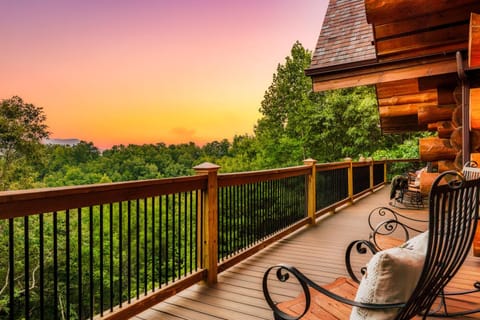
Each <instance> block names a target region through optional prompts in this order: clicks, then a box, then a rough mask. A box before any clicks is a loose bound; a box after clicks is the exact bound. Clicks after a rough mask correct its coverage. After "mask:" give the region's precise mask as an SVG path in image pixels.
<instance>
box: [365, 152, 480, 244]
mask: <svg viewBox="0 0 480 320" xmlns="http://www.w3.org/2000/svg"><path fill="white" fill-rule="evenodd" d="M462 174H463V177H464V179H465V180H474V179H478V178H480V168H479V167H478V164H477V163H476V162H475V161H468V162H466V163H465V165H464V166H463V169H462ZM368 226H369V227H370V230H371V232H370V235H369V241H370V242H372V243H373V245H374V247H375V248H376V251H380V250H385V249H388V248H390V247H392V246H396V245H399V244H402V243H404V242H405V241H408V240H409V239H410V238H411V237H412V236H415V235H418V234H419V233H421V232H423V231H425V230H426V229H427V227H428V219H420V218H417V217H414V216H412V215H407V214H402V213H400V212H399V211H397V210H394V209H392V208H390V207H384V206H380V207H377V208H374V209H373V210H372V211H371V212H370V213H369V215H368Z"/></svg>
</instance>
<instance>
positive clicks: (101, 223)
mask: <svg viewBox="0 0 480 320" xmlns="http://www.w3.org/2000/svg"><path fill="white" fill-rule="evenodd" d="M103 259H104V256H103V204H101V205H100V316H103V291H104V290H105V285H104V284H103V267H104V266H103ZM92 316H93V315H92Z"/></svg>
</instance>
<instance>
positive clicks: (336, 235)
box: [134, 188, 480, 320]
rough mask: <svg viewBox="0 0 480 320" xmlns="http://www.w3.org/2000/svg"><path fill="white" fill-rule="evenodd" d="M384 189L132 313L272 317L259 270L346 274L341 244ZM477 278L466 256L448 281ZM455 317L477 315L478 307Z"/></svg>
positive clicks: (324, 277)
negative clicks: (210, 280) (209, 280)
mask: <svg viewBox="0 0 480 320" xmlns="http://www.w3.org/2000/svg"><path fill="white" fill-rule="evenodd" d="M388 193H389V188H382V189H380V190H379V191H377V192H375V193H374V194H372V195H370V196H367V197H364V198H363V199H361V200H358V201H356V202H355V204H354V205H353V206H348V207H346V208H344V209H342V210H340V211H339V212H337V213H335V214H330V215H327V216H325V217H323V218H321V220H319V221H318V223H317V224H316V225H315V226H313V227H307V228H304V229H301V230H300V231H298V232H297V233H295V234H293V235H291V236H289V237H287V238H285V239H283V240H280V241H278V242H277V243H275V244H274V245H272V246H270V247H268V248H266V249H264V250H263V251H261V252H259V253H257V254H256V255H254V256H252V257H251V258H249V259H247V260H245V261H244V262H242V263H240V264H238V265H236V266H235V267H233V268H230V269H228V270H227V271H225V272H223V273H221V274H220V275H219V277H218V284H216V285H215V286H213V287H207V286H206V285H203V284H197V285H195V286H193V287H191V288H189V289H187V290H185V291H182V292H180V293H178V294H177V295H176V296H174V297H172V298H170V299H167V300H165V301H164V302H162V303H159V304H158V305H156V306H154V307H152V308H150V309H148V310H147V311H144V312H142V313H140V314H138V315H137V316H136V317H135V318H134V319H137V320H140V319H142V320H153V319H166V320H169V319H172V320H173V319H176V320H178V319H191V320H207V319H208V320H210V319H242V320H243V319H256V320H258V319H272V318H273V317H272V312H271V310H270V309H269V307H268V306H267V303H266V302H265V300H264V298H263V293H262V276H263V273H264V271H265V270H266V269H267V267H269V266H271V265H273V264H277V263H287V264H291V265H294V266H296V267H297V268H298V269H300V270H301V271H302V272H304V273H305V274H307V275H308V276H309V277H311V279H313V280H314V281H316V282H317V283H319V284H323V283H328V282H331V281H333V280H334V279H335V278H337V277H339V276H346V274H347V273H346V270H345V267H344V252H345V248H346V246H347V245H348V243H349V242H350V241H352V240H355V239H359V238H362V237H363V238H364V237H366V236H367V235H368V225H367V215H368V213H369V212H370V210H371V209H373V208H375V207H377V206H381V205H384V206H386V205H388V200H389V199H388V198H389V196H388ZM402 212H410V213H411V214H412V215H418V216H422V217H426V213H425V212H422V211H418V210H402ZM477 279H480V258H475V257H473V256H469V258H468V260H467V262H466V263H465V267H464V269H462V270H461V271H460V273H459V274H457V277H456V278H455V279H454V281H452V285H451V289H453V290H455V289H456V288H462V289H466V288H470V287H471V284H472V283H473V282H474V281H476V280H477ZM452 287H455V288H452ZM291 294H292V293H286V295H291ZM458 299H459V301H457V302H456V304H458V305H461V306H467V307H468V306H470V307H472V306H475V307H476V308H478V307H479V306H480V295H474V296H471V297H469V299H468V300H467V299H466V298H465V297H458ZM462 299H463V300H462ZM430 319H434V318H430ZM455 319H480V313H477V314H474V315H471V316H470V317H465V316H464V317H458V318H455Z"/></svg>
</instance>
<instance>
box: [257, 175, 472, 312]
mask: <svg viewBox="0 0 480 320" xmlns="http://www.w3.org/2000/svg"><path fill="white" fill-rule="evenodd" d="M447 176H448V177H450V179H449V180H448V181H446V180H445V179H444V178H446V177H447ZM479 187H480V179H474V180H465V179H464V178H463V175H461V174H460V173H457V172H455V171H449V172H445V173H443V174H441V175H440V176H439V177H438V178H437V179H436V180H435V181H434V183H433V185H432V189H431V191H430V197H429V226H428V242H427V245H426V253H425V255H424V256H423V257H422V264H421V267H420V270H421V271H420V273H419V276H418V282H416V285H415V286H414V287H413V288H412V290H411V294H410V293H409V295H408V297H406V298H405V300H403V301H394V302H389V303H366V302H362V301H359V299H357V300H355V299H353V297H354V296H355V290H356V289H358V284H357V283H356V282H355V281H353V280H351V279H347V278H339V279H337V281H335V282H334V284H331V285H326V286H321V285H319V284H317V283H315V282H313V281H312V280H310V279H309V278H308V277H307V276H306V275H305V274H303V273H302V272H300V271H299V270H298V269H296V268H295V267H293V266H288V265H276V266H272V267H270V268H268V269H267V271H266V272H265V274H264V277H263V292H264V296H265V299H266V301H267V303H268V305H269V306H270V308H271V309H272V310H273V314H274V317H275V319H276V320H281V319H284V320H287V319H288V320H295V319H300V318H304V319H326V318H327V317H330V318H332V314H331V312H332V310H334V311H335V313H337V314H338V316H333V318H337V319H345V316H346V314H347V313H349V312H350V311H351V308H352V307H355V308H357V310H369V311H371V310H392V309H393V310H395V315H394V318H395V319H410V318H412V317H414V316H416V315H419V314H422V315H423V318H426V317H427V315H429V314H430V313H431V312H430V310H431V308H432V305H433V304H434V302H435V300H436V299H437V298H440V299H441V300H442V301H443V299H444V295H443V289H444V287H445V286H446V285H447V284H448V282H449V281H450V280H451V279H452V278H453V276H454V275H455V274H456V273H457V271H458V269H459V268H460V267H461V265H462V264H463V262H464V260H465V258H466V256H467V254H468V251H469V249H470V246H471V244H472V241H473V236H474V233H475V229H476V225H477V217H478V210H479V200H480V199H479ZM351 245H353V246H355V247H357V249H358V250H361V251H368V250H370V251H372V252H373V253H374V252H376V248H375V247H374V245H373V244H372V243H371V242H369V241H363V242H358V243H356V244H351ZM394 249H396V248H394ZM385 252H386V251H383V252H382V253H385ZM423 259H424V260H423ZM372 260H373V259H372ZM393 278H395V274H393ZM397 278H398V277H397ZM292 279H296V281H297V282H299V283H300V286H301V288H302V291H303V292H302V293H301V294H300V295H299V296H298V297H297V298H296V299H294V300H292V301H284V302H280V303H279V302H275V301H274V300H273V298H272V293H271V292H272V290H273V292H275V291H278V290H279V288H278V286H277V285H276V284H275V285H273V286H272V283H273V282H274V281H275V282H277V281H280V282H281V283H289V280H292ZM364 279H365V277H364ZM397 280H398V279H397ZM362 281H363V280H362ZM291 282H295V280H293V281H291ZM361 286H362V283H361V284H360V287H361ZM299 306H301V308H300V310H297V308H299Z"/></svg>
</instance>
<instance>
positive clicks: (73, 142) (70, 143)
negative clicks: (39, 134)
mask: <svg viewBox="0 0 480 320" xmlns="http://www.w3.org/2000/svg"><path fill="white" fill-rule="evenodd" d="M43 143H44V144H58V145H62V146H74V145H77V144H79V143H80V139H44V140H43Z"/></svg>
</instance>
